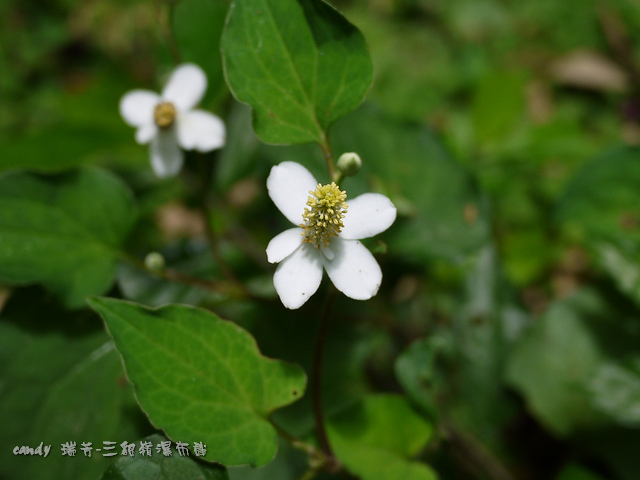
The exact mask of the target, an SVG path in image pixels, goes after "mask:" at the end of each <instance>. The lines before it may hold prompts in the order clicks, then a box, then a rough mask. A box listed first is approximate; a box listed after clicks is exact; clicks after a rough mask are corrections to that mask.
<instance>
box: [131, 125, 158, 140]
mask: <svg viewBox="0 0 640 480" xmlns="http://www.w3.org/2000/svg"><path fill="white" fill-rule="evenodd" d="M157 134H158V127H157V126H156V124H155V123H148V124H146V125H143V126H141V127H139V128H138V130H136V142H138V143H140V144H142V145H144V144H145V143H149V142H150V141H151V139H152V138H153V137H155V136H156V135H157Z"/></svg>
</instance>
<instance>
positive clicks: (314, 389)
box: [311, 288, 335, 459]
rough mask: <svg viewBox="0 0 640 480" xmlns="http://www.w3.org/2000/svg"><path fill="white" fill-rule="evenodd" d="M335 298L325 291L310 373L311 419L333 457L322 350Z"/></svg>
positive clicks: (320, 441)
mask: <svg viewBox="0 0 640 480" xmlns="http://www.w3.org/2000/svg"><path fill="white" fill-rule="evenodd" d="M334 300H335V291H334V290H333V288H332V289H330V290H329V292H328V293H327V297H326V299H325V302H324V308H323V311H322V316H321V317H320V324H319V325H318V333H317V334H316V348H315V353H314V356H313V370H312V373H311V395H312V400H313V419H314V421H315V426H316V434H317V437H318V442H319V443H320V448H322V451H323V452H324V453H325V455H327V456H328V457H329V458H331V459H333V458H334V455H333V451H332V450H331V445H330V444H329V437H328V436H327V430H326V428H325V422H324V413H323V411H322V394H321V390H322V353H323V350H324V344H325V340H326V338H327V332H328V330H329V321H330V319H331V310H332V308H333V303H334Z"/></svg>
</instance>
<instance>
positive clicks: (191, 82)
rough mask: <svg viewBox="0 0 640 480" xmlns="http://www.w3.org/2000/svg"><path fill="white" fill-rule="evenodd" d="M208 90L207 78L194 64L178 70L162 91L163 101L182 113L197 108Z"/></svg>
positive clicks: (182, 66) (185, 65) (186, 64)
mask: <svg viewBox="0 0 640 480" xmlns="http://www.w3.org/2000/svg"><path fill="white" fill-rule="evenodd" d="M206 90H207V76H206V75H205V73H204V71H203V70H202V69H201V68H200V67H199V66H197V65H194V64H193V63H185V64H183V65H180V66H179V67H178V68H176V69H175V70H174V71H173V73H172V74H171V77H170V78H169V81H168V82H167V85H166V86H165V87H164V90H162V99H163V100H166V101H168V102H171V103H173V104H174V105H175V107H176V108H177V109H178V110H180V111H183V112H184V111H187V110H191V109H192V108H193V107H195V106H196V105H197V104H198V102H200V100H202V97H204V92H205V91H206Z"/></svg>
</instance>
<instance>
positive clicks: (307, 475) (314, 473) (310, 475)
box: [298, 467, 320, 480]
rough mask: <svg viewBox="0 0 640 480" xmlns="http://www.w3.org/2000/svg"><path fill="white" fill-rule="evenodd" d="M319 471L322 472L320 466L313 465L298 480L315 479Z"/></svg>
mask: <svg viewBox="0 0 640 480" xmlns="http://www.w3.org/2000/svg"><path fill="white" fill-rule="evenodd" d="M318 473H320V470H319V469H318V468H315V467H312V468H310V469H309V470H307V471H306V472H304V473H303V474H302V476H301V477H300V478H299V479H298V480H313V479H314V478H316V477H317V476H318Z"/></svg>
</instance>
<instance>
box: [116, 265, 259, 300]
mask: <svg viewBox="0 0 640 480" xmlns="http://www.w3.org/2000/svg"><path fill="white" fill-rule="evenodd" d="M122 259H123V260H125V261H127V262H129V263H131V264H133V265H135V266H136V267H138V268H139V269H141V270H144V271H145V272H147V273H149V274H150V275H153V276H154V277H157V278H161V279H163V280H167V281H168V282H175V283H182V284H185V285H190V286H192V287H198V288H201V289H203V290H207V291H209V292H212V293H217V294H221V295H225V296H227V297H231V298H245V297H246V296H247V295H246V293H245V291H244V288H243V286H238V284H235V283H231V282H223V281H220V280H211V279H208V278H202V277H194V276H192V275H189V274H186V273H182V272H180V271H178V270H174V269H172V268H166V267H165V268H162V269H159V270H150V269H149V268H148V267H147V266H146V265H145V263H144V262H143V261H141V260H139V259H137V258H136V257H134V256H132V255H126V254H123V255H122Z"/></svg>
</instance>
